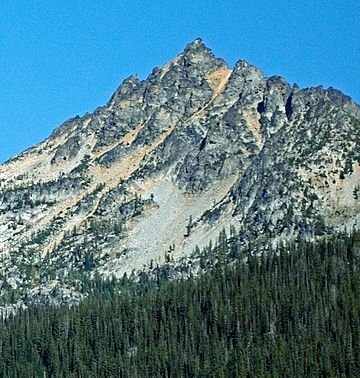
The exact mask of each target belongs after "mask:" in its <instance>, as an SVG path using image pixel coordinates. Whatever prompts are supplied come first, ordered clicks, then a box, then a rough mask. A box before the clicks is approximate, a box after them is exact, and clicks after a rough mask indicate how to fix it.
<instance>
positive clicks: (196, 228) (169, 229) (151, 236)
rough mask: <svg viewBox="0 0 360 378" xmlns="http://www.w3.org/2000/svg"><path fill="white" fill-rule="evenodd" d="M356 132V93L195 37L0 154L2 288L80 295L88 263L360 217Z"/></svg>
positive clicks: (359, 117) (118, 264)
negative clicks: (105, 95) (219, 50)
mask: <svg viewBox="0 0 360 378" xmlns="http://www.w3.org/2000/svg"><path fill="white" fill-rule="evenodd" d="M359 144H360V107H359V106H358V105H357V104H355V103H354V102H353V101H352V100H351V99H350V98H349V97H347V96H345V95H343V94H342V93H341V92H339V91H337V90H335V89H333V88H329V89H327V90H325V89H323V88H322V87H317V88H308V89H300V88H298V86H297V85H294V86H293V87H291V86H290V85H289V84H288V83H287V82H286V81H285V80H284V79H282V78H281V77H278V76H274V77H270V78H266V77H264V75H263V74H262V72H261V71H260V70H258V69H257V68H256V67H254V66H252V65H250V64H249V63H247V62H244V61H239V62H237V63H236V65H235V67H234V68H233V69H230V68H229V67H228V65H227V64H226V62H225V61H224V60H222V59H219V58H216V57H215V56H214V55H213V54H212V52H211V51H210V50H209V49H208V48H207V47H206V46H205V45H204V44H203V43H202V41H201V40H199V39H197V40H195V41H194V42H193V43H191V44H189V45H188V46H187V47H186V48H185V50H184V51H183V53H182V54H180V55H179V56H177V57H176V58H175V59H174V60H172V61H171V62H169V63H167V64H165V65H163V66H162V67H160V68H155V69H154V70H153V72H152V73H151V75H150V76H149V77H148V78H147V79H146V80H144V81H141V80H139V79H138V78H136V77H135V76H131V77H130V78H128V79H127V80H125V81H124V82H123V83H122V84H121V86H120V87H119V88H118V89H117V90H116V91H115V93H114V94H113V96H112V97H111V99H110V100H109V102H108V103H107V104H106V105H105V106H103V107H101V108H98V109H96V110H95V111H94V112H93V113H92V114H85V115H84V116H83V117H79V116H77V117H75V118H73V119H70V120H69V121H67V122H65V123H64V124H63V125H61V126H60V127H59V128H57V129H56V130H55V131H54V132H53V133H52V134H51V135H50V137H49V138H48V139H46V140H45V141H43V142H42V143H40V144H38V145H36V146H34V147H32V148H30V149H28V150H26V151H24V152H23V153H22V154H20V155H18V156H16V157H14V158H12V159H11V160H10V161H8V162H6V163H5V164H4V165H2V166H1V167H0V190H1V197H0V241H1V259H2V270H1V275H2V278H1V280H2V293H3V294H2V295H3V298H8V296H9V290H10V291H14V290H15V292H16V293H17V295H18V298H24V296H26V297H27V298H31V300H36V298H38V297H39V296H40V297H43V296H44V295H45V296H47V297H49V295H48V294H49V293H52V295H53V297H55V298H57V297H59V298H61V299H60V300H61V301H62V300H65V301H68V300H69V301H72V300H73V298H72V297H73V296H74V295H75V296H76V298H78V295H80V294H78V293H77V292H76V290H74V287H75V286H76V279H77V278H76V277H77V274H78V273H79V272H84V271H85V272H88V274H90V275H91V274H93V273H94V272H99V273H100V274H103V275H105V276H110V275H115V276H118V277H120V276H122V275H123V274H124V273H125V272H127V273H131V271H132V270H135V271H138V270H141V269H148V268H149V267H150V266H153V265H154V264H160V265H161V264H162V263H163V262H164V260H165V258H167V257H166V256H167V255H168V252H170V253H171V258H172V259H173V260H174V263H175V264H176V261H179V260H180V259H181V258H184V257H186V256H190V255H191V253H192V251H193V250H194V249H195V247H196V246H199V247H204V246H206V245H207V244H208V243H209V241H210V240H211V239H213V238H214V237H216V235H217V234H218V233H219V232H220V231H221V230H222V229H223V228H224V227H225V228H227V229H229V228H230V226H231V227H232V229H234V228H235V230H236V233H237V234H238V235H239V236H238V237H239V238H240V240H242V241H244V242H247V241H249V240H252V241H258V242H261V241H262V240H265V239H269V238H272V239H273V240H274V241H278V240H281V239H289V238H293V237H296V236H298V235H301V236H304V237H307V238H312V237H314V236H316V235H323V234H325V233H330V232H332V231H334V230H336V229H343V228H345V227H348V228H349V227H353V226H355V227H357V222H358V219H359V214H360V201H359V199H358V198H359V195H360V194H359V188H360V186H359V184H360V174H359V173H360V167H359V162H360V152H359V151H360V149H359V147H360V146H359ZM74 277H75V278H74ZM55 289H56V290H55ZM54 290H55V291H56V293H54ZM25 294H26V295H25ZM64 298H65V299H64ZM69 298H70V299H69ZM4 300H5V299H4ZM54 300H55V299H54ZM56 300H58V299H56Z"/></svg>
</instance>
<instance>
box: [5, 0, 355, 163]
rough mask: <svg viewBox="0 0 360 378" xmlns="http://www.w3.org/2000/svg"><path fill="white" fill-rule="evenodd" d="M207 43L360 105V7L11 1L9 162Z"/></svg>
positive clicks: (351, 3) (237, 0) (301, 0)
mask: <svg viewBox="0 0 360 378" xmlns="http://www.w3.org/2000/svg"><path fill="white" fill-rule="evenodd" d="M197 37H201V38H202V39H203V40H204V42H205V43H206V44H207V45H208V46H209V47H211V48H212V50H213V51H214V53H215V54H216V55H218V56H221V57H223V58H225V59H226V60H227V61H228V63H229V64H230V65H233V64H234V63H235V61H236V60H238V59H245V60H248V61H249V62H250V63H252V64H255V65H256V66H258V67H259V68H260V69H261V70H262V71H263V72H264V73H265V75H267V76H270V75H274V74H278V75H281V76H283V77H285V78H286V79H287V80H288V81H289V82H290V83H293V82H297V83H298V84H299V85H300V86H301V87H304V86H316V85H320V84H322V85H324V86H325V87H328V86H330V85H332V86H334V87H336V88H339V89H340V90H342V91H343V92H345V93H346V94H348V95H350V96H352V97H353V98H354V99H355V100H356V101H357V102H358V103H359V102H360V1H359V0H348V1H344V0H342V1H340V0H331V1H330V0H329V1H327V0H323V1H311V0H307V1H305V0H298V1H296V0H271V1H269V0H266V1H263V0H261V1H254V0H253V1H250V0H246V1H243V0H222V1H220V0H217V1H211V0H199V1H197V0H192V1H186V0H183V1H180V0H168V1H162V0H155V1H145V0H142V1H136V0H133V1H130V0H118V1H111V0H106V1H105V0H103V1H100V0H98V1H97V0H83V1H76V0H73V1H64V0H62V1H56V0H52V1H45V0H43V1H37V0H28V1H27V0H22V1H21V0H2V1H1V2H0V161H4V160H5V159H7V158H8V157H10V156H12V155H14V154H15V153H18V152H20V151H22V150H23V149H24V148H26V147H29V146H31V145H33V144H35V143H37V142H39V141H40V140H42V139H44V138H45V137H47V136H48V135H49V133H50V132H51V131H52V130H53V129H54V128H55V127H57V126H58V125H59V124H60V123H62V122H63V121H64V120H66V119H67V118H69V117H72V116H75V115H77V114H79V115H82V114H83V113H85V112H87V111H88V112H91V111H93V110H94V109H95V108H96V107H97V106H100V105H103V104H104V103H105V102H106V101H107V100H108V99H109V98H110V96H111V94H112V92H113V91H114V90H115V89H116V88H117V87H118V85H119V84H120V82H121V81H122V80H123V79H125V78H126V77H128V76H129V75H131V74H132V73H137V74H138V75H139V76H140V78H145V77H146V76H147V75H148V74H149V73H150V71H151V69H152V68H153V67H154V66H159V65H161V64H163V63H165V62H166V61H168V60H170V59H171V58H173V57H174V56H175V55H177V54H178V53H180V52H181V51H182V50H183V48H184V46H185V45H186V44H187V43H189V42H191V41H192V40H194V39H195V38H197Z"/></svg>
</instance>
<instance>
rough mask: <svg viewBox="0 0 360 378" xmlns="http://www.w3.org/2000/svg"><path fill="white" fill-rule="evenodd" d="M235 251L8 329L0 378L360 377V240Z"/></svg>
mask: <svg viewBox="0 0 360 378" xmlns="http://www.w3.org/2000/svg"><path fill="white" fill-rule="evenodd" d="M237 243H238V242H237V241H235V240H233V241H230V242H229V241H226V239H224V238H223V242H222V244H219V245H217V246H216V247H214V249H212V250H211V251H207V253H206V255H205V254H204V255H203V257H202V265H204V264H205V265H207V266H209V265H212V268H211V269H207V271H206V272H205V270H204V272H203V273H199V271H197V273H196V274H191V271H190V273H189V275H190V277H189V278H187V279H176V280H170V279H168V278H167V274H166V270H161V271H160V270H159V271H157V272H158V273H157V274H155V278H150V277H149V276H148V275H147V274H145V273H143V274H142V275H141V276H140V279H139V280H137V281H134V280H133V279H130V278H127V277H124V278H123V279H122V280H113V281H102V280H101V279H100V278H99V277H98V279H97V280H94V281H91V282H89V285H92V292H93V294H92V295H91V296H90V297H89V298H88V299H86V300H84V301H83V302H81V303H80V304H79V305H78V306H73V307H71V308H68V307H66V306H64V307H45V306H37V307H35V306H33V307H30V308H29V309H27V310H24V311H23V312H20V313H19V314H18V315H16V316H14V317H11V318H8V319H6V320H3V321H2V323H1V326H0V369H1V370H0V372H1V376H2V377H24V378H25V377H43V376H44V377H131V378H135V377H301V376H306V377H318V376H323V377H335V376H336V377H339V376H354V377H356V376H359V375H360V359H359V357H360V316H359V315H360V314H359V310H360V305H359V301H360V272H359V268H360V259H359V251H360V249H359V248H360V235H359V234H353V235H352V236H351V237H349V236H345V235H343V236H337V237H332V238H328V239H323V240H321V241H318V242H316V243H309V242H304V241H301V240H298V241H297V242H294V243H292V244H291V245H288V246H286V247H281V248H278V249H277V250H273V251H272V250H269V251H267V252H266V253H251V254H250V253H249V254H247V253H246V252H245V253H243V254H242V255H241V256H237V258H240V259H237V260H236V261H233V262H231V263H229V261H225V260H226V258H225V259H224V258H223V257H224V256H225V255H222V253H223V252H224V251H225V252H226V253H230V252H231V251H237V250H238V248H237V247H238V245H237ZM219 253H220V258H218V257H216V258H214V256H215V255H217V256H219ZM210 260H212V263H210Z"/></svg>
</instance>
